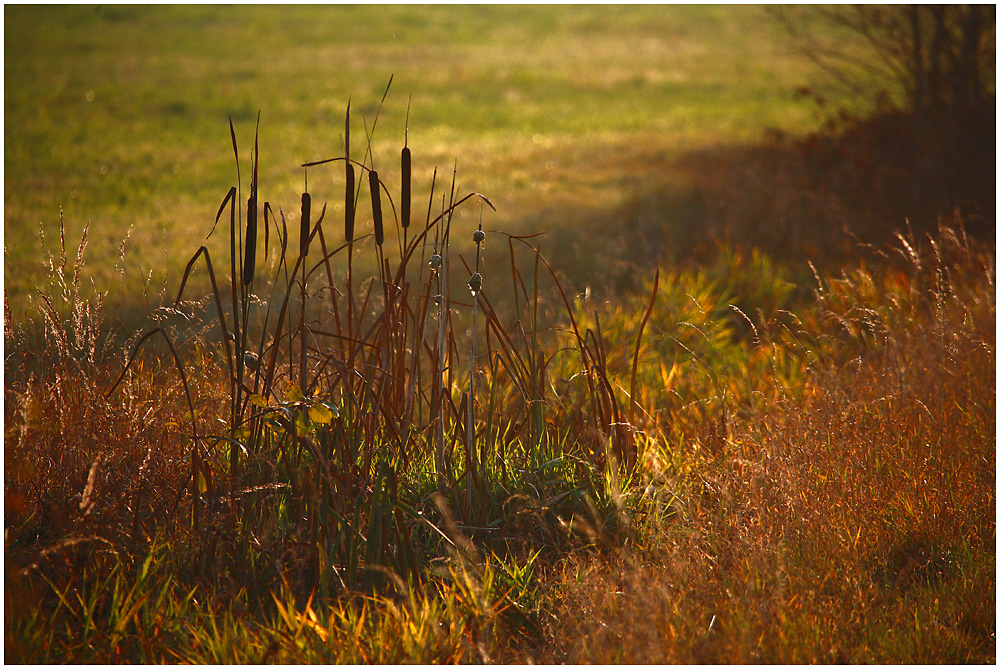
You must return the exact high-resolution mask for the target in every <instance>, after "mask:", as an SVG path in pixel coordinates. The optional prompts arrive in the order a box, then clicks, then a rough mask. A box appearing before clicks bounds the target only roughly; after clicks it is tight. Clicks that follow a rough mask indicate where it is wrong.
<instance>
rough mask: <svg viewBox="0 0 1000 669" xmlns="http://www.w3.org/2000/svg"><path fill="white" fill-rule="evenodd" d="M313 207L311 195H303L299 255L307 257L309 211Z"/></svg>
mask: <svg viewBox="0 0 1000 669" xmlns="http://www.w3.org/2000/svg"><path fill="white" fill-rule="evenodd" d="M311 207H312V198H311V197H309V193H303V194H302V216H301V224H300V226H299V253H300V254H301V255H306V254H308V253H309V227H310V226H309V210H310V209H311Z"/></svg>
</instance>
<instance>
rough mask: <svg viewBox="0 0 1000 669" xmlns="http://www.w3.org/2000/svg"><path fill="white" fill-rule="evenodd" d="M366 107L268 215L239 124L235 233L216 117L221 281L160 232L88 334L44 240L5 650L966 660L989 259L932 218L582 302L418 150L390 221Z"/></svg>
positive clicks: (16, 380)
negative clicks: (151, 282) (849, 242)
mask: <svg viewBox="0 0 1000 669" xmlns="http://www.w3.org/2000/svg"><path fill="white" fill-rule="evenodd" d="M387 90H388V89H387ZM377 117H378V112H376V115H375V118H374V119H372V123H371V124H370V125H369V123H368V119H366V123H365V126H366V130H368V141H369V145H368V147H367V151H366V152H365V154H364V158H363V159H362V160H360V161H358V160H356V159H352V158H351V153H350V113H349V106H348V114H347V122H346V125H345V136H344V154H343V156H341V157H337V158H330V159H327V160H321V161H316V162H311V163H307V164H305V165H303V169H304V170H306V176H307V177H308V176H309V174H310V172H311V173H312V174H313V175H319V178H316V177H315V176H314V179H313V181H312V182H311V184H312V192H311V193H309V192H305V189H303V190H304V192H303V194H302V199H301V205H300V207H299V222H298V223H299V224H298V226H295V225H294V223H292V224H289V223H288V222H286V213H285V212H284V211H283V210H282V209H281V207H279V206H275V207H274V208H272V206H271V204H270V203H269V202H268V201H263V202H262V204H261V201H260V200H259V191H260V190H262V189H261V186H260V185H259V184H258V182H257V175H258V165H257V156H258V150H257V144H258V141H257V139H258V136H257V134H255V138H254V144H253V146H252V149H251V153H250V156H251V158H250V160H251V167H252V169H251V172H250V174H251V177H250V195H249V198H248V199H247V209H246V220H245V222H244V220H243V209H242V205H241V204H240V203H241V202H243V196H242V195H241V194H240V188H241V184H240V183H239V178H240V177H239V164H240V163H239V160H240V152H239V150H238V146H237V140H236V131H235V128H234V127H233V126H232V125H231V126H230V129H231V135H232V143H233V150H234V154H235V156H236V158H237V185H234V186H233V187H232V188H231V189H230V190H229V192H228V194H227V195H226V197H225V198H224V199H223V202H222V206H221V207H220V208H219V211H218V215H217V222H218V220H223V219H224V217H225V213H226V208H227V206H228V208H229V216H228V218H229V226H228V231H225V230H224V229H223V231H222V234H225V233H226V232H228V234H229V235H230V236H229V239H228V240H227V241H228V246H229V252H230V257H229V263H228V264H229V271H230V276H229V279H230V280H229V282H228V283H227V282H225V281H224V280H223V281H219V280H218V279H217V277H216V273H215V272H216V269H219V267H218V266H213V264H212V258H211V256H210V254H209V251H208V248H207V247H206V246H202V247H201V248H199V249H197V251H196V252H195V253H194V256H193V257H192V259H191V261H190V263H189V264H188V266H187V267H186V269H185V272H184V275H183V277H182V279H181V282H180V286H179V289H178V291H177V295H176V299H175V300H174V301H173V303H172V304H169V305H167V306H165V307H162V308H161V309H159V310H158V311H157V313H156V316H157V318H158V319H159V323H158V326H157V327H155V328H153V329H151V330H149V331H147V332H145V333H144V334H142V336H139V335H136V336H135V337H134V338H133V339H132V340H131V341H130V342H129V346H128V347H127V349H126V350H124V351H121V350H119V349H117V348H115V347H113V346H111V345H110V344H109V343H108V342H109V340H108V339H107V338H106V337H104V335H102V334H101V327H102V320H101V316H100V302H99V301H98V302H97V303H96V304H94V303H92V302H90V301H87V300H86V299H84V298H82V296H81V294H80V291H79V285H78V281H77V280H76V278H75V277H78V276H79V272H78V269H79V265H80V264H81V263H82V261H83V246H84V245H83V244H81V248H80V251H79V253H78V254H77V267H76V270H74V271H73V273H72V274H71V275H69V276H67V275H66V251H65V242H64V241H63V242H62V245H61V251H60V254H59V255H60V260H59V261H56V260H55V259H52V260H51V261H50V268H51V270H52V273H53V277H54V283H53V286H54V287H55V288H56V289H57V290H56V291H55V292H56V295H55V296H51V295H50V296H47V298H46V299H43V301H42V302H41V303H40V311H41V313H42V315H43V318H44V320H45V337H46V338H45V342H46V346H45V347H44V348H43V349H42V350H41V353H40V354H39V355H38V356H37V362H36V363H33V364H30V365H29V364H28V363H27V362H19V359H15V358H14V357H8V359H7V360H6V361H5V366H6V371H7V382H6V383H5V398H6V402H5V424H4V427H5V510H6V512H5V519H6V526H5V544H4V546H5V557H6V565H7V574H6V580H5V598H6V602H7V606H6V619H5V648H6V649H7V652H8V653H9V657H10V658H12V659H17V660H19V661H25V662H53V661H60V662H208V663H224V662H241V663H267V662H283V663H284V662H287V663H293V662H294V663H305V662H322V663H332V662H355V663H360V662H365V663H394V662H404V661H412V662H484V663H485V662H494V661H501V662H526V661H570V662H581V663H582V662H588V663H589V662H630V663H633V662H638V663H641V662H653V663H663V662H683V663H695V662H698V663H702V662H719V663H721V662H727V663H728V662H737V663H747V662H760V661H766V662H784V663H800V662H801V663H804V662H810V663H811V662H970V661H971V662H992V661H994V660H995V650H994V648H995V645H994V644H995V639H994V638H993V636H992V635H993V630H994V628H995V610H994V608H993V602H994V599H995V578H994V574H995V551H994V546H995V518H994V516H993V513H994V509H995V484H994V481H995V417H994V416H995V387H994V386H995V335H994V328H995V273H994V265H993V256H992V253H991V252H990V251H988V250H987V249H984V248H981V247H979V246H977V245H976V244H974V243H971V242H969V241H968V240H967V239H965V237H964V235H963V234H962V232H961V230H962V228H961V221H955V222H954V223H955V226H954V227H953V228H948V227H942V229H941V230H940V231H939V233H938V234H937V235H935V236H932V237H928V238H927V239H916V238H913V237H901V238H900V240H899V244H897V245H896V246H895V247H894V249H893V250H889V251H887V252H886V254H885V257H883V258H882V260H881V261H880V262H879V263H878V264H877V266H862V267H847V268H845V269H844V270H843V272H842V273H841V274H840V275H837V276H827V275H821V274H819V273H817V276H816V284H815V286H813V287H812V293H811V295H809V296H805V295H806V292H807V291H805V290H804V289H801V288H798V287H796V286H793V285H792V284H791V283H790V280H789V279H788V278H787V276H788V275H787V273H786V272H785V271H784V270H783V269H782V268H780V267H777V266H775V265H774V264H773V263H772V262H771V261H769V260H768V258H767V257H766V256H763V255H761V254H759V253H756V252H754V253H751V254H750V255H749V256H746V255H744V254H742V253H741V252H739V251H736V250H732V251H728V252H724V253H722V254H720V256H719V260H718V261H717V262H716V264H715V265H712V266H705V267H701V268H697V269H687V270H678V269H676V268H668V267H662V268H661V269H660V270H659V271H658V272H657V273H656V274H655V276H654V277H651V280H650V281H649V283H648V284H647V285H646V286H644V287H643V290H641V291H640V292H639V293H638V294H636V295H623V296H621V299H619V300H617V301H616V302H615V303H613V304H597V303H596V300H594V299H593V298H592V297H591V296H590V295H589V294H584V295H570V294H567V292H566V291H565V289H564V288H563V286H562V285H561V284H560V282H559V281H558V279H557V273H556V271H555V270H554V269H553V268H552V267H550V266H549V264H548V262H547V261H546V259H545V256H544V255H543V254H542V252H541V248H540V243H539V242H538V241H537V240H536V239H535V238H531V237H515V236H507V235H504V234H503V233H501V232H497V231H491V232H490V234H489V235H488V236H487V234H486V231H485V230H484V229H483V224H482V215H483V213H485V210H486V209H487V208H491V207H492V205H491V204H490V202H489V200H487V199H486V198H485V197H483V196H481V195H478V194H476V193H470V194H467V195H464V196H463V195H461V194H460V193H459V190H458V186H457V177H455V176H453V177H452V183H451V185H450V187H448V188H446V189H444V192H439V188H440V187H439V185H438V182H437V178H436V175H437V173H436V172H435V178H434V180H433V182H432V183H431V186H430V195H429V197H428V203H429V204H428V213H427V216H426V220H425V221H424V223H423V225H422V226H421V225H419V224H417V225H414V223H415V222H411V221H410V220H409V219H410V213H411V212H410V206H409V201H410V198H411V197H412V188H413V183H412V181H413V179H414V173H413V171H412V166H411V162H410V161H411V158H410V150H409V147H408V142H407V143H406V144H404V149H403V153H402V154H401V171H400V174H399V178H400V184H399V187H400V190H399V191H395V190H393V189H391V188H390V187H389V186H390V184H388V183H386V182H385V181H383V178H386V179H391V178H393V177H389V176H385V175H387V174H388V171H386V172H385V173H384V175H383V176H380V174H379V173H378V172H376V171H375V170H374V169H373V162H372V156H371V151H370V149H371V144H370V142H371V135H372V133H374V130H375V125H376V123H375V122H376V121H377ZM369 128H370V129H369ZM339 161H343V162H344V164H345V172H344V173H343V175H344V176H343V178H344V181H345V183H344V184H343V186H344V190H343V191H342V190H341V184H340V183H339V179H340V178H341V177H340V174H341V172H340V171H339V166H337V169H336V170H330V167H333V166H335V164H336V163H338V162H339ZM356 170H361V172H362V177H364V173H365V172H367V175H368V178H367V179H364V178H362V179H361V181H360V185H359V184H357V183H355V181H354V179H355V171H356ZM332 173H335V175H336V176H333V177H332V178H331V174H332ZM418 174H419V173H418ZM307 183H309V182H308V181H307ZM366 183H367V187H368V189H369V195H370V202H371V211H370V215H371V218H370V219H366V218H364V217H363V214H362V213H361V212H362V209H360V208H359V207H358V206H357V205H358V202H359V201H361V202H363V201H364V200H363V199H362V193H361V189H362V188H363V187H364V185H365V184H366ZM317 184H319V185H317ZM327 186H329V187H330V188H331V189H332V190H333V192H336V193H338V195H339V193H341V192H343V193H345V195H346V197H345V201H344V203H343V204H344V209H345V219H344V230H343V233H344V237H343V241H341V240H340V235H339V233H338V234H334V233H333V232H331V228H330V227H329V226H328V225H327V224H325V213H326V205H325V204H323V205H322V206H320V204H319V203H320V202H323V199H322V198H323V197H324V188H326V187H327ZM393 192H399V193H400V195H401V199H402V200H403V202H402V203H401V205H400V210H399V211H400V218H397V209H396V206H395V203H394V202H393V199H392V195H391V193H393ZM314 199H315V200H317V202H316V205H315V211H314V206H313V200H314ZM476 201H478V202H480V203H481V213H480V222H479V225H478V227H476V228H474V229H473V226H472V225H471V224H469V223H468V220H469V218H468V217H466V216H464V215H463V213H462V209H463V207H464V206H468V204H471V203H473V202H476ZM383 204H384V205H385V206H384V207H383ZM275 210H277V215H275ZM261 211H263V216H262V217H261V216H260V213H261ZM293 215H294V214H293ZM394 219H395V220H394ZM258 222H262V224H263V225H262V227H263V230H258ZM394 222H395V223H396V224H397V225H396V226H395V228H394V226H393V223H394ZM356 224H357V225H356ZM369 224H370V227H369ZM338 225H339V223H338ZM295 227H298V229H299V237H298V239H297V240H295V239H294V233H292V234H289V229H290V228H291V229H292V230H294V229H295ZM400 228H402V232H400ZM338 230H339V228H338ZM367 230H370V233H369V232H366V231H367ZM394 231H395V233H396V235H397V237H398V238H399V239H398V242H399V243H398V245H396V244H393V243H391V239H392V237H391V235H392V234H393V232H394ZM260 232H263V233H264V235H263V243H262V244H261V239H260V234H259V233H260ZM452 232H457V233H459V234H458V236H456V237H454V238H452V236H451V233H452ZM468 233H471V234H468ZM470 237H471V242H470ZM296 241H297V242H298V243H296ZM386 241H390V243H388V244H386V243H385V242H386ZM486 244H490V245H497V246H499V247H501V248H504V250H505V252H506V253H507V254H508V257H509V263H508V265H507V266H505V267H503V269H502V271H499V268H498V267H497V266H496V265H493V264H488V263H486V261H485V259H484V256H483V255H482V254H481V251H482V250H483V249H484V248H485V245H486ZM395 248H398V256H396V255H395ZM473 251H474V252H475V253H476V256H475V258H474V259H473V258H472V256H471V254H472V253H473ZM372 252H373V253H372ZM366 253H367V254H370V255H371V256H373V257H374V259H375V264H374V265H372V264H370V263H368V264H365V263H364V261H363V260H362V258H363V256H364V254H366ZM355 255H357V256H358V258H359V260H357V264H355V262H356V261H355ZM261 256H263V262H260V257H261ZM345 256H346V257H345ZM467 256H468V258H467ZM199 261H204V263H203V264H204V269H202V266H201V265H200V264H199ZM453 263H459V264H460V265H461V267H462V268H463V269H464V272H463V271H457V272H456V271H453V270H454V269H456V268H458V265H453ZM222 264H223V265H224V264H225V263H224V262H223V263H222ZM201 271H205V272H207V275H208V278H209V279H210V284H211V286H212V291H211V292H210V293H209V294H208V295H206V296H195V297H194V298H192V297H191V296H190V295H188V294H187V293H189V292H191V291H192V290H193V289H192V288H191V286H193V285H194V282H193V281H192V282H191V284H190V285H189V279H190V278H191V276H192V275H193V274H194V273H197V272H201ZM467 277H470V278H467ZM466 282H467V283H466ZM507 286H509V287H510V289H511V295H510V296H509V300H508V303H509V304H510V305H511V306H510V308H509V309H501V308H500V307H498V306H497V305H498V303H499V302H500V297H499V295H498V293H499V291H500V290H501V288H504V289H506V287H507ZM470 293H471V296H470ZM470 297H471V301H470ZM56 298H58V299H56ZM60 305H62V310H60ZM67 310H68V315H66V313H64V312H66V311H67ZM15 603H16V605H15Z"/></svg>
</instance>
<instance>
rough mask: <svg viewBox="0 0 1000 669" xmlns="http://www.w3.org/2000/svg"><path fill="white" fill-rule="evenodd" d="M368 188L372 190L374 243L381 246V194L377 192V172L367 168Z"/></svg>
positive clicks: (383, 236) (382, 238)
mask: <svg viewBox="0 0 1000 669" xmlns="http://www.w3.org/2000/svg"><path fill="white" fill-rule="evenodd" d="M368 188H369V189H370V190H371V192H372V221H373V222H374V223H375V243H376V244H377V245H379V246H382V242H383V241H384V240H385V231H384V230H383V229H382V194H381V193H380V192H379V183H378V172H376V171H375V170H369V172H368Z"/></svg>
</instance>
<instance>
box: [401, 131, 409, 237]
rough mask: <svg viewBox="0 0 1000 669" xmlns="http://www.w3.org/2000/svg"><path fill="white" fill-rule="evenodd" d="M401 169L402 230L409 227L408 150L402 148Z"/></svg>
mask: <svg viewBox="0 0 1000 669" xmlns="http://www.w3.org/2000/svg"><path fill="white" fill-rule="evenodd" d="M399 162H400V168H401V173H402V175H401V177H402V178H401V188H400V191H401V192H400V199H401V204H400V207H401V210H402V219H403V221H402V223H403V227H404V228H408V227H410V149H409V147H406V146H404V147H403V152H402V153H401V154H400V158H399Z"/></svg>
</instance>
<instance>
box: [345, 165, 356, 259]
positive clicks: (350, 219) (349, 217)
mask: <svg viewBox="0 0 1000 669" xmlns="http://www.w3.org/2000/svg"><path fill="white" fill-rule="evenodd" d="M346 174H347V194H346V195H345V196H344V239H345V240H347V241H348V242H353V241H354V165H351V164H350V163H347V172H346Z"/></svg>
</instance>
